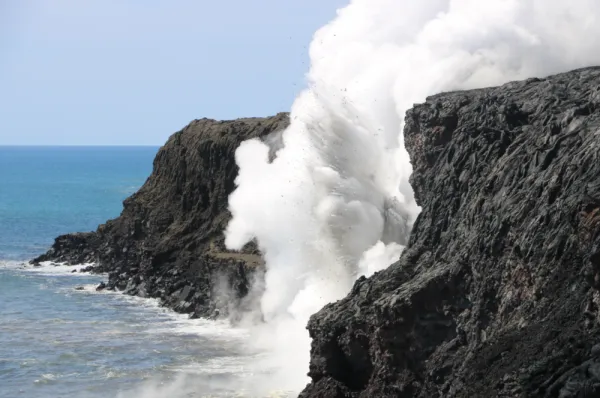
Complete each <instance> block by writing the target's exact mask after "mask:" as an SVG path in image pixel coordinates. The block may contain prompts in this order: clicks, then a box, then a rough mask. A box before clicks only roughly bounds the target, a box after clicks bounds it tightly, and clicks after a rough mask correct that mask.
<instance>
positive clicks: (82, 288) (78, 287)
mask: <svg viewBox="0 0 600 398" xmlns="http://www.w3.org/2000/svg"><path fill="white" fill-rule="evenodd" d="M75 290H85V287H83V286H77V287H76V288H75Z"/></svg>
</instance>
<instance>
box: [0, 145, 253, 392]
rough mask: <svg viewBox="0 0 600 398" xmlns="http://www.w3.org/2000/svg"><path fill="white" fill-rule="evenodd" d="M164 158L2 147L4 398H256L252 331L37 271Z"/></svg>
mask: <svg viewBox="0 0 600 398" xmlns="http://www.w3.org/2000/svg"><path fill="white" fill-rule="evenodd" d="M157 149H158V148H155V147H0V397H1V398H14V397H27V398H38V397H39V398H42V397H44V398H46V397H51V398H55V397H83V398H88V397H89V398H95V397H104V398H106V397H115V398H130V397H142V398H158V397H169V398H176V397H233V396H236V397H237V396H253V395H251V394H246V395H245V394H244V390H243V388H242V387H240V386H243V385H244V384H245V381H246V380H247V381H249V380H252V379H253V378H255V377H256V373H255V372H256V371H255V370H254V369H252V367H251V366H248V365H247V364H250V363H252V361H253V359H254V358H253V355H255V353H250V352H248V351H247V350H243V349H242V346H243V342H244V341H245V339H247V338H248V336H247V332H246V331H245V330H243V329H236V328H234V327H231V326H230V325H229V324H228V323H227V322H226V321H218V322H217V321H206V320H198V319H197V320H190V319H188V318H187V316H185V315H180V314H175V313H173V312H171V311H169V310H166V309H164V308H161V307H160V306H159V305H158V303H157V302H156V301H155V300H150V299H141V298H136V297H129V296H126V295H122V294H119V293H114V292H96V291H95V286H96V285H97V284H98V283H99V282H101V281H102V280H105V276H102V275H89V274H83V273H72V272H71V271H72V270H73V268H72V267H55V266H53V265H46V266H43V267H40V268H34V267H31V266H29V265H28V264H27V261H28V260H29V259H31V258H33V257H35V256H36V255H39V254H41V253H43V252H45V251H46V250H47V249H48V248H49V247H50V245H51V244H52V242H53V239H54V237H56V236H58V235H60V234H63V233H68V232H76V231H91V230H94V229H95V228H96V227H97V225H98V224H100V223H103V222H105V221H106V220H107V219H110V218H114V217H117V216H118V215H119V213H120V211H121V209H122V201H123V199H125V198H126V197H127V196H129V195H130V194H132V193H133V192H135V191H136V190H137V189H138V188H139V187H140V186H141V185H142V184H143V183H144V181H145V180H146V178H147V177H148V176H149V175H150V172H151V170H152V160H153V158H154V155H155V154H156V152H157ZM82 288H83V289H82ZM256 355H259V354H258V353H256Z"/></svg>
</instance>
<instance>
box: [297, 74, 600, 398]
mask: <svg viewBox="0 0 600 398" xmlns="http://www.w3.org/2000/svg"><path fill="white" fill-rule="evenodd" d="M404 133H405V142H406V148H407V150H408V151H409V153H410V156H411V160H412V164H413V166H414V173H413V175H412V178H411V180H412V184H413V188H414V190H415V195H416V198H417V200H418V203H419V205H420V206H422V209H423V210H422V213H421V215H420V216H419V218H418V220H417V222H416V224H415V226H414V229H413V231H412V236H411V239H410V246H409V248H408V249H407V250H406V251H405V252H404V254H403V255H402V257H401V259H400V261H399V262H397V263H395V264H393V265H392V266H391V267H389V268H388V269H386V270H384V271H382V272H379V273H377V274H376V275H374V276H373V277H372V278H370V279H365V278H362V279H360V280H358V281H357V282H356V284H355V285H354V288H353V289H352V292H351V293H350V294H349V295H348V296H347V297H346V298H344V299H343V300H341V301H339V302H337V303H333V304H330V305H327V306H326V307H325V308H323V309H322V310H321V311H320V312H319V313H317V314H316V315H315V316H313V317H312V318H311V320H310V322H309V326H308V328H309V331H310V335H311V336H312V338H313V343H312V350H311V363H310V373H309V375H310V377H311V378H312V382H311V383H310V384H309V385H308V386H307V387H306V389H305V390H304V392H303V393H302V395H301V396H302V397H305V398H307V397H322V398H329V397H364V398H366V397H378V398H384V397H423V398H424V397H427V398H429V397H465V398H466V397H561V398H566V397H599V396H600V354H599V353H600V349H599V348H598V344H600V323H599V322H600V291H599V290H598V289H599V288H600V68H589V69H583V70H578V71H573V72H570V73H566V74H561V75H557V76H553V77H549V78H547V79H530V80H527V81H523V82H516V83H509V84H506V85H504V86H502V87H498V88H488V89H481V90H474V91H467V92H453V93H446V94H440V95H436V96H432V97H430V98H428V99H427V101H426V102H425V103H424V104H421V105H417V106H415V107H414V109H412V110H410V111H409V112H408V113H407V116H406V126H405V131H404Z"/></svg>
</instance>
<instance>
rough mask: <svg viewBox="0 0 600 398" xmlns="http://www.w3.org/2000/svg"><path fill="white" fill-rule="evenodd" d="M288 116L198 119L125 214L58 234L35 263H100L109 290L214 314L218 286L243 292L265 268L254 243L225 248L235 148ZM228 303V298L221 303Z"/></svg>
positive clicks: (173, 141) (168, 149) (162, 157)
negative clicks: (90, 230)
mask: <svg viewBox="0 0 600 398" xmlns="http://www.w3.org/2000/svg"><path fill="white" fill-rule="evenodd" d="M288 123H289V118H288V115H287V114H283V113H282V114H279V115H277V116H274V117H271V118H253V119H238V120H235V121H224V122H221V121H215V120H209V119H202V120H195V121H193V122H192V123H190V124H189V125H188V126H187V127H185V128H184V129H183V130H181V131H179V132H177V133H175V134H174V135H173V136H171V137H170V138H169V140H168V142H167V143H166V144H165V145H164V146H163V147H162V148H161V149H160V150H159V152H158V154H157V155H156V158H155V160H154V168H153V171H152V174H151V175H150V177H149V178H148V180H147V181H146V183H145V184H144V186H143V187H142V188H141V189H140V190H139V191H138V192H137V193H135V194H134V195H132V196H131V197H129V198H128V199H126V200H125V201H124V209H123V212H122V214H121V216H120V217H118V218H116V219H114V220H111V221H108V222H107V223H106V224H104V225H101V226H100V227H99V228H98V230H97V231H96V232H95V233H84V234H72V235H65V236H61V237H59V238H57V240H56V242H55V244H54V246H53V248H52V249H51V250H50V252H49V253H47V254H46V255H44V256H41V257H40V258H38V259H36V260H37V261H44V260H52V261H66V262H68V263H84V262H96V263H97V264H98V268H97V270H98V271H105V272H108V273H109V282H108V286H109V288H116V289H119V290H124V291H125V292H127V293H128V294H134V295H140V296H150V297H159V298H161V299H163V301H164V304H165V305H167V306H169V307H172V308H174V309H175V310H176V311H179V312H185V313H192V314H194V315H195V316H210V315H212V314H213V311H214V309H215V307H216V306H217V305H218V303H217V297H216V296H215V289H214V286H215V284H217V283H219V284H223V286H225V287H226V288H230V290H231V292H232V296H230V297H227V298H226V299H227V300H229V299H231V298H233V299H236V298H240V297H242V296H244V295H245V294H246V293H247V291H248V288H249V284H250V282H251V278H252V275H253V274H254V271H256V269H257V268H260V267H261V266H262V260H261V258H260V255H259V253H258V252H257V250H256V248H255V247H252V245H249V247H248V248H247V249H246V250H244V251H243V252H242V253H232V252H228V251H226V250H225V248H224V244H223V231H224V229H225V227H226V225H227V222H228V221H229V219H230V213H229V211H228V210H227V198H228V196H229V194H230V193H231V192H232V191H233V189H234V187H235V185H234V181H235V178H236V176H237V172H238V170H237V166H236V164H235V158H234V156H235V150H236V149H237V147H238V146H239V144H240V143H241V142H242V141H244V140H247V139H250V138H256V137H262V138H264V137H267V136H268V135H269V134H271V133H273V132H276V131H279V130H282V129H284V128H285V127H286V126H287V125H288ZM222 304H226V303H222Z"/></svg>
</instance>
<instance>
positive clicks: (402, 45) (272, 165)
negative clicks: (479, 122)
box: [226, 0, 600, 390]
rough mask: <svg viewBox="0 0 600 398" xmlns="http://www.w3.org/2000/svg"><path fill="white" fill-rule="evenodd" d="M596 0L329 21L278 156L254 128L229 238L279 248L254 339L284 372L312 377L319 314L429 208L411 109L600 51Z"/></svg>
mask: <svg viewBox="0 0 600 398" xmlns="http://www.w3.org/2000/svg"><path fill="white" fill-rule="evenodd" d="M599 17H600V3H598V2H597V1H594V0H574V1H571V2H565V1H562V0H488V1H480V0H426V1H419V2H415V1H409V0H354V1H352V2H351V3H350V5H348V6H347V7H346V8H344V9H342V10H339V11H338V15H337V18H336V19H335V20H334V21H332V22H331V23H330V24H328V25H327V26H325V27H323V28H322V29H320V30H319V31H318V32H316V34H315V36H314V39H313V41H312V44H311V47H310V58H311V67H310V70H309V72H308V74H307V80H308V88H307V89H306V90H305V91H304V92H302V93H301V94H300V95H299V96H298V98H297V99H296V101H295V103H294V105H293V107H292V111H291V125H290V126H289V128H288V129H287V130H285V131H284V132H283V133H282V134H281V137H280V140H279V138H278V139H277V140H275V141H276V142H277V143H278V145H277V148H278V149H276V156H275V158H274V159H273V156H269V153H270V150H271V155H272V152H273V151H274V150H273V148H271V149H270V146H269V144H271V142H270V141H273V140H270V141H269V140H268V141H267V142H262V141H260V140H258V139H254V140H250V141H246V142H244V143H243V144H242V145H241V146H240V147H239V148H238V150H237V152H236V161H237V164H238V166H239V167H240V172H239V175H238V177H237V180H236V184H237V189H236V190H235V191H234V193H233V194H232V195H231V196H230V198H229V207H230V210H231V212H232V214H233V219H232V220H231V222H230V224H229V226H228V229H227V231H226V244H227V246H228V247H229V248H231V249H240V248H241V247H242V246H243V245H244V244H245V243H247V242H249V241H250V240H252V239H256V241H257V242H258V244H259V246H260V249H261V251H262V253H263V254H264V257H265V260H266V268H267V271H266V275H265V290H264V293H263V295H262V297H261V300H260V311H261V312H262V314H263V315H264V319H265V324H262V325H258V326H255V327H254V329H253V330H254V334H255V339H254V340H253V341H254V342H256V343H257V344H258V345H260V346H261V347H262V348H264V349H266V350H268V352H270V356H269V357H268V359H269V360H270V361H272V362H273V363H277V364H279V371H278V378H274V379H277V380H284V381H285V383H287V385H288V386H289V387H291V388H293V389H295V390H300V389H301V388H302V387H303V386H304V384H305V383H306V382H307V381H308V380H307V377H306V376H305V375H306V372H307V370H308V360H309V346H310V339H309V337H308V333H307V331H306V330H305V327H306V322H307V320H308V318H309V317H310V315H311V314H313V313H315V312H316V311H318V310H319V309H320V308H321V307H322V306H323V305H324V304H326V303H328V302H331V301H334V300H337V299H340V298H341V297H343V296H344V295H345V294H347V292H348V291H349V289H350V287H351V285H352V283H353V282H354V280H356V278H357V277H358V276H359V275H361V274H366V275H370V274H372V273H373V272H375V271H377V270H380V269H382V268H385V267H386V266H388V265H389V264H390V263H392V262H393V261H395V260H396V259H398V257H399V255H400V254H401V251H402V249H403V247H404V245H406V243H407V240H408V237H409V233H410V229H411V227H412V224H413V223H414V221H415V219H416V217H417V216H418V214H419V211H420V209H419V207H418V206H417V204H416V203H415V201H414V196H413V192H412V188H411V186H410V184H409V177H410V174H411V171H412V169H411V164H410V159H409V156H408V154H407V152H406V150H405V148H404V144H403V137H402V128H403V118H404V114H405V112H406V111H407V109H409V108H410V107H411V106H412V105H413V104H414V103H417V102H421V101H423V100H424V99H425V98H426V96H428V95H431V94H435V93H438V92H442V91H450V90H457V89H471V88H478V87H486V86H493V85H499V84H503V83H505V82H508V81H512V80H519V79H524V78H528V77H533V76H536V77H543V76H545V75H548V74H552V73H558V72H561V71H567V70H570V69H574V68H578V67H583V66H589V65H593V64H599V63H600V51H598V50H599V49H600V48H599V47H600V44H598V43H597V37H599V36H598V34H599V33H600V24H599V23H598V22H600V21H599V20H598V19H599Z"/></svg>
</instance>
